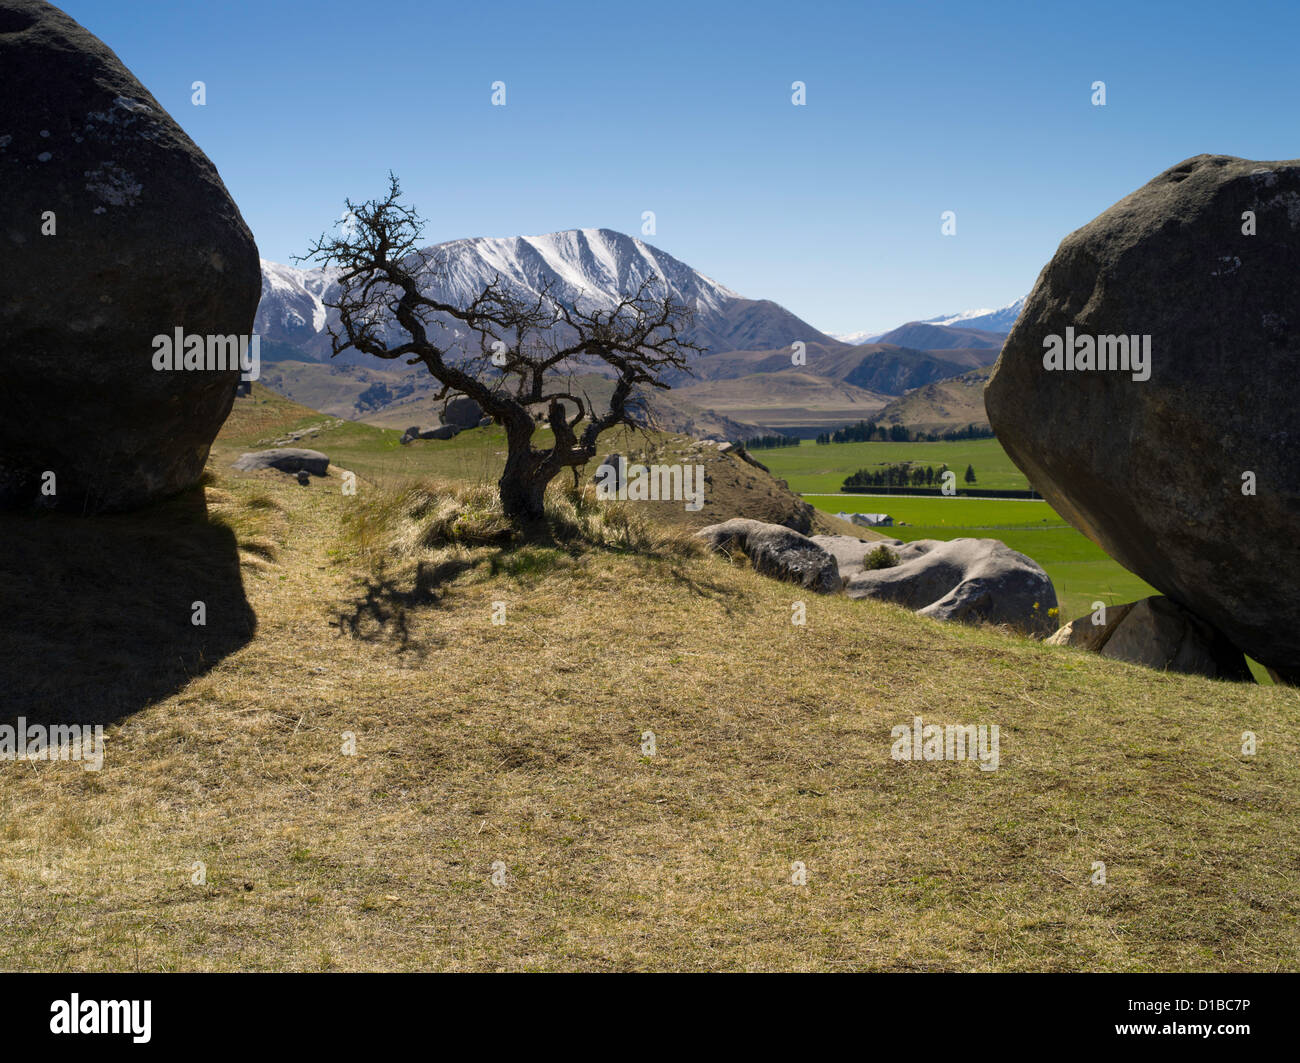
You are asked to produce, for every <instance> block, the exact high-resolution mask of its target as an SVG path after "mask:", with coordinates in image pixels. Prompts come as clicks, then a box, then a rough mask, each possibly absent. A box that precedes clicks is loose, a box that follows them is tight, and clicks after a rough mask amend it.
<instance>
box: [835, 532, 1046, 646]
mask: <svg viewBox="0 0 1300 1063" xmlns="http://www.w3.org/2000/svg"><path fill="white" fill-rule="evenodd" d="M890 549H892V550H894V551H895V552H896V554H897V555H898V564H896V565H893V566H891V567H888V568H878V569H865V568H859V569H858V570H857V571H855V572H854V573H853V574H852V575H851V576H850V577H849V578H848V579H846V581H845V587H844V589H845V593H847V594H848V596H849V597H850V598H876V599H879V600H881V601H887V602H895V603H896V604H898V605H905V606H907V608H909V609H911V610H912V611H913V612H916V613H919V614H920V615H922V616H929V617H933V618H935V619H936V620H960V621H962V622H965V623H989V624H1006V625H1008V626H1009V627H1012V628H1015V629H1016V630H1017V631H1022V632H1024V633H1026V634H1030V635H1037V636H1043V635H1047V634H1049V633H1051V632H1052V631H1053V630H1055V628H1056V612H1057V605H1056V590H1055V588H1054V587H1053V586H1052V581H1051V580H1050V579H1049V578H1048V576H1047V573H1046V572H1044V571H1043V570H1042V568H1041V567H1040V566H1039V565H1038V564H1037V563H1036V562H1034V561H1031V560H1030V559H1029V558H1027V557H1025V555H1024V554H1019V553H1016V551H1014V550H1012V549H1011V548H1010V547H1008V546H1007V545H1006V544H1005V543H1001V542H998V541H997V540H996V539H953V540H952V541H951V542H941V541H939V540H936V539H918V540H917V541H916V542H911V543H902V544H901V545H899V546H896V547H891V548H890ZM863 554H864V556H865V554H866V551H865V550H864V551H863Z"/></svg>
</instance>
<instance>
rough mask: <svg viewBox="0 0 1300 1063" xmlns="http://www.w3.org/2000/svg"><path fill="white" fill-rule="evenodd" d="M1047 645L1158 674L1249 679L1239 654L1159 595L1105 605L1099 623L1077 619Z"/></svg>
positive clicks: (1202, 623)
mask: <svg viewBox="0 0 1300 1063" xmlns="http://www.w3.org/2000/svg"><path fill="white" fill-rule="evenodd" d="M1047 641H1048V642H1049V643H1051V644H1052V645H1053V646H1076V647H1079V648H1081V649H1087V650H1092V651H1093V652H1094V653H1100V654H1101V655H1102V656H1103V657H1111V658H1113V659H1115V660H1118V661H1128V662H1129V663H1131V664H1141V665H1145V666H1146V667H1147V668H1157V669H1160V670H1161V671H1169V672H1184V673H1186V674H1188V675H1203V676H1208V677H1209V678H1211V679H1232V680H1236V681H1238V682H1250V681H1251V679H1252V677H1251V674H1250V667H1249V666H1248V665H1247V664H1246V658H1245V657H1244V656H1243V655H1242V652H1241V651H1240V650H1239V649H1237V648H1236V647H1235V646H1233V645H1232V644H1231V643H1230V642H1229V641H1228V640H1227V639H1226V638H1224V637H1223V635H1221V634H1220V633H1219V632H1218V631H1216V630H1215V629H1214V628H1212V627H1211V626H1210V625H1209V624H1207V623H1206V622H1205V621H1204V620H1201V619H1200V618H1199V617H1198V616H1196V615H1195V614H1193V613H1190V612H1188V611H1187V610H1186V609H1184V608H1182V606H1180V605H1178V603H1177V602H1173V601H1170V600H1169V599H1168V598H1165V597H1163V596H1162V595H1153V596H1152V597H1150V598H1143V599H1142V600H1141V601H1140V602H1129V603H1128V604H1126V605H1112V606H1107V608H1106V611H1105V622H1104V623H1101V624H1097V623H1094V622H1093V616H1092V615H1089V616H1084V617H1080V618H1079V619H1078V620H1072V621H1070V623H1068V624H1066V625H1065V626H1064V627H1063V628H1061V630H1060V631H1058V632H1056V634H1054V635H1053V636H1052V637H1051V638H1049V639H1048V640H1047Z"/></svg>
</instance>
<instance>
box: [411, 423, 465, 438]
mask: <svg viewBox="0 0 1300 1063" xmlns="http://www.w3.org/2000/svg"><path fill="white" fill-rule="evenodd" d="M460 431H461V430H460V426H459V425H454V424H444V425H440V426H439V427H437V428H429V429H426V430H425V431H423V432H420V433H419V438H420V439H455V438H456V437H457V436H458V435H460Z"/></svg>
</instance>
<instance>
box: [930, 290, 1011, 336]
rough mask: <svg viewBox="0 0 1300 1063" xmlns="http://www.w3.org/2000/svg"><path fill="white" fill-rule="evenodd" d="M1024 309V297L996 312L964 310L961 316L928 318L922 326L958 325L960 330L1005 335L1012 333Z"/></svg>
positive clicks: (951, 315)
mask: <svg viewBox="0 0 1300 1063" xmlns="http://www.w3.org/2000/svg"><path fill="white" fill-rule="evenodd" d="M1024 307H1025V297H1024V296H1022V297H1021V298H1019V299H1017V300H1016V301H1015V302H1012V303H1007V305H1006V306H1002V307H999V308H998V309H996V310H963V311H962V312H961V313H960V314H950V315H949V316H947V317H927V318H926V319H925V320H924V321H923V322H922V324H925V325H956V326H958V327H959V328H977V329H981V330H982V331H984V332H1001V333H1003V334H1004V335H1005V334H1007V333H1009V332H1010V331H1011V326H1012V325H1014V324H1015V323H1016V318H1018V317H1019V316H1020V311H1021V310H1023V309H1024Z"/></svg>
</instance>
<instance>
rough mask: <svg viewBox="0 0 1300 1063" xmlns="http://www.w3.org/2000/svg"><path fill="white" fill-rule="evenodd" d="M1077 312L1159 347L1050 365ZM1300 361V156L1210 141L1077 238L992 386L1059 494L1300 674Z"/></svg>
mask: <svg viewBox="0 0 1300 1063" xmlns="http://www.w3.org/2000/svg"><path fill="white" fill-rule="evenodd" d="M1250 233H1253V235H1251V234H1250ZM1067 329H1072V330H1073V336H1074V342H1075V344H1076V345H1079V346H1078V347H1077V348H1076V349H1078V350H1080V352H1081V353H1083V354H1085V355H1086V353H1087V352H1086V343H1087V341H1086V340H1081V339H1080V337H1085V336H1086V337H1093V338H1094V340H1095V338H1096V337H1098V336H1103V337H1119V336H1130V337H1150V363H1149V365H1148V366H1147V367H1146V369H1145V370H1141V371H1138V372H1136V373H1135V372H1134V371H1133V366H1132V364H1131V363H1130V369H1129V371H1121V370H1100V369H1095V368H1094V369H1087V368H1082V369H1080V368H1076V369H1074V370H1073V371H1071V370H1069V369H1061V370H1057V369H1049V368H1048V367H1047V364H1046V363H1045V356H1050V355H1052V354H1054V353H1055V351H1054V345H1055V340H1053V339H1052V337H1059V338H1061V340H1062V344H1063V343H1064V340H1065V338H1067V332H1066V330H1067ZM1112 349H1113V348H1112ZM1148 370H1149V374H1150V375H1149V378H1147V379H1141V377H1143V376H1145V375H1146V371H1148ZM1135 377H1137V378H1138V379H1135ZM1297 380H1300V161H1290V162H1250V161H1248V160H1245V159H1237V158H1231V157H1227V156H1211V155H1199V156H1197V157H1195V158H1192V159H1188V160H1187V161H1186V162H1183V163H1180V164H1179V165H1177V166H1175V167H1173V168H1172V169H1170V170H1167V171H1165V172H1164V173H1162V174H1161V175H1160V176H1159V177H1157V178H1155V180H1153V181H1151V182H1150V183H1149V184H1147V185H1145V186H1143V187H1142V188H1140V189H1138V190H1137V191H1136V192H1134V193H1133V194H1132V195H1130V196H1129V197H1127V198H1126V199H1123V200H1121V201H1120V202H1119V203H1117V204H1116V205H1115V206H1113V207H1111V208H1110V209H1109V210H1107V211H1106V212H1105V213H1103V214H1102V215H1101V216H1100V217H1098V218H1096V219H1095V220H1093V221H1092V222H1090V223H1088V224H1087V225H1086V226H1084V227H1083V228H1082V229H1079V230H1078V231H1077V232H1074V233H1071V234H1070V235H1069V236H1068V237H1066V238H1065V240H1064V241H1063V242H1062V243H1061V246H1060V248H1059V249H1058V250H1057V252H1056V255H1055V257H1054V258H1053V259H1052V261H1051V262H1049V263H1048V265H1047V266H1046V268H1044V270H1043V272H1042V274H1041V275H1040V276H1039V278H1038V283H1037V285H1036V286H1035V287H1034V290H1033V292H1032V293H1031V295H1030V296H1029V299H1028V301H1027V302H1026V304H1025V308H1024V312H1023V313H1022V314H1021V315H1020V319H1019V321H1018V322H1017V323H1016V326H1015V328H1014V329H1013V330H1012V332H1011V335H1010V336H1009V337H1008V338H1007V342H1006V345H1005V346H1004V347H1003V349H1002V355H1001V358H1000V359H999V360H998V363H997V366H996V368H995V370H994V372H993V375H992V377H991V379H990V380H989V383H988V386H987V389H986V391H985V396H984V398H985V404H986V406H987V408H988V415H989V421H990V422H991V423H992V425H993V428H994V429H995V431H996V432H997V436H998V439H999V440H1000V441H1001V443H1002V445H1003V446H1004V447H1005V448H1006V450H1007V452H1008V453H1009V454H1010V455H1011V457H1012V458H1013V459H1014V460H1015V462H1016V464H1018V465H1019V466H1020V467H1021V468H1022V469H1023V470H1024V471H1025V473H1026V475H1027V476H1028V477H1029V481H1030V483H1031V484H1033V486H1034V487H1035V488H1037V490H1039V491H1040V492H1041V493H1042V494H1043V495H1044V497H1045V498H1046V499H1047V500H1048V501H1049V502H1050V503H1051V504H1052V506H1053V507H1054V508H1055V509H1056V510H1057V512H1059V513H1060V514H1061V515H1062V516H1064V517H1065V518H1066V519H1067V520H1069V521H1070V523H1071V524H1073V525H1074V526H1075V527H1076V528H1078V529H1079V530H1080V531H1082V532H1083V533H1084V534H1085V535H1087V536H1088V537H1089V538H1091V539H1093V540H1094V541H1095V542H1096V543H1098V544H1099V545H1100V546H1101V547H1102V548H1103V549H1104V550H1106V552H1107V553H1109V554H1110V555H1111V556H1112V557H1114V558H1115V559H1116V560H1117V561H1119V562H1120V563H1121V564H1122V565H1124V566H1125V567H1126V568H1128V569H1130V570H1131V571H1133V572H1135V573H1137V574H1138V575H1139V576H1141V577H1142V578H1143V579H1145V580H1146V581H1147V582H1148V583H1150V584H1152V585H1153V586H1155V587H1156V588H1158V589H1159V590H1160V591H1162V592H1163V593H1164V594H1165V595H1167V596H1168V597H1170V598H1172V599H1173V600H1174V601H1176V602H1178V603H1179V604H1181V605H1183V606H1185V607H1186V608H1188V609H1190V610H1191V611H1192V612H1193V613H1195V614H1196V615H1197V616H1199V617H1201V618H1202V619H1203V620H1205V621H1207V622H1209V623H1210V624H1211V625H1213V627H1215V628H1217V629H1218V630H1219V631H1221V632H1223V633H1224V634H1225V635H1226V636H1227V637H1228V638H1229V639H1230V640H1231V641H1232V643H1233V644H1234V645H1236V646H1237V647H1239V648H1240V649H1242V650H1244V651H1245V652H1247V653H1249V654H1250V655H1251V656H1253V657H1255V658H1256V659H1257V660H1259V661H1261V662H1262V663H1264V664H1266V665H1270V666H1272V667H1273V668H1274V669H1275V670H1276V671H1277V672H1278V673H1279V674H1280V675H1282V676H1283V677H1284V678H1290V679H1293V680H1294V679H1296V678H1300V462H1297V461H1296V460H1295V443H1296V440H1297V439H1300V403H1297V401H1296V382H1297ZM1246 474H1251V475H1250V476H1247V475H1246ZM1252 482H1253V485H1254V490H1255V492H1256V493H1254V494H1248V493H1243V491H1244V490H1249V489H1250V488H1251V485H1252Z"/></svg>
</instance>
